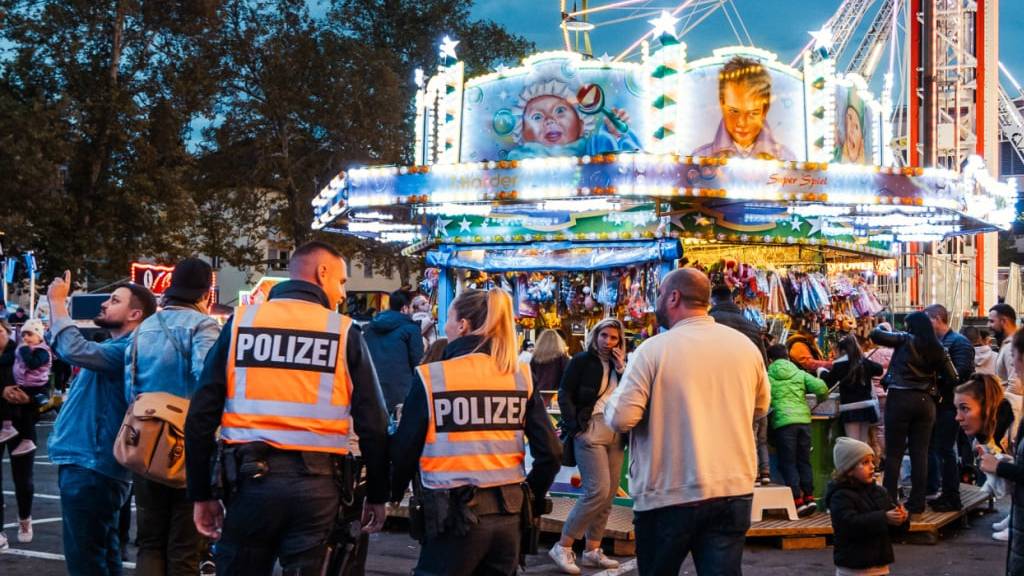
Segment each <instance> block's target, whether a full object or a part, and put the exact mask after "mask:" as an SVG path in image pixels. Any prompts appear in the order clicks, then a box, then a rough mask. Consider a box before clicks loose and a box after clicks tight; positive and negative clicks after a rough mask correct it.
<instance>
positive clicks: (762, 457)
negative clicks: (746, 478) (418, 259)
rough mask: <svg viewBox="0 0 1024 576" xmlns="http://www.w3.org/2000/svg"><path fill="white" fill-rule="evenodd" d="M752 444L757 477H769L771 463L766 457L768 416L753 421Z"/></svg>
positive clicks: (767, 456) (769, 457) (768, 457)
mask: <svg viewBox="0 0 1024 576" xmlns="http://www.w3.org/2000/svg"><path fill="white" fill-rule="evenodd" d="M754 444H755V445H756V446H757V475H758V476H770V475H771V471H772V463H771V456H769V455H768V415H764V416H761V417H760V418H755V419H754Z"/></svg>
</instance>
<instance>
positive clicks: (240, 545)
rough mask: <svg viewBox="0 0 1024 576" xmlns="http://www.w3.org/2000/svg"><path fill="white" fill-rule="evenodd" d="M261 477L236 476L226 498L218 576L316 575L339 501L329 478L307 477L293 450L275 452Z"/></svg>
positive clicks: (218, 545)
mask: <svg viewBox="0 0 1024 576" xmlns="http://www.w3.org/2000/svg"><path fill="white" fill-rule="evenodd" d="M268 461H269V467H270V470H269V472H267V474H266V475H265V476H263V477H260V478H245V477H239V478H238V480H237V489H236V490H235V491H234V492H233V493H232V494H231V495H230V496H229V497H228V498H227V500H226V508H227V511H226V513H225V517H224V529H223V533H222V535H221V539H220V540H219V541H218V542H217V543H216V545H215V548H214V561H215V562H216V564H217V574H218V576H228V575H232V576H234V575H241V574H245V575H246V576H262V575H266V576H271V574H273V571H274V562H275V561H280V563H281V567H282V568H283V570H284V574H285V575H286V576H300V575H301V576H307V575H309V576H314V575H315V576H319V574H320V570H321V568H322V567H323V562H324V555H325V552H326V549H327V537H328V535H329V534H330V531H331V528H332V526H333V525H334V520H335V518H336V517H337V514H338V504H339V500H340V495H339V490H338V485H337V483H336V482H335V479H334V476H333V475H330V474H323V473H316V474H313V473H310V471H309V470H308V469H307V467H306V465H305V464H304V463H303V460H302V455H301V454H300V453H298V452H293V453H280V452H279V453H277V454H276V455H275V456H273V457H271V458H269V459H268Z"/></svg>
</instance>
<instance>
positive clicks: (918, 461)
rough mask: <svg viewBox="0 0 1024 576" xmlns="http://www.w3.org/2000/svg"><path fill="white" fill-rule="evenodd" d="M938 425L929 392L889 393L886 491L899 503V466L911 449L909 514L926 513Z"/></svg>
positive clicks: (886, 437)
mask: <svg viewBox="0 0 1024 576" xmlns="http://www.w3.org/2000/svg"><path fill="white" fill-rule="evenodd" d="M934 424H935V401H934V400H932V397H931V396H930V395H929V394H928V393H927V392H921V391H917V390H902V389H897V388H890V389H889V397H888V399H887V401H886V407H885V490H886V491H887V492H889V498H892V500H893V502H896V501H897V500H898V499H899V490H898V489H899V483H900V465H901V464H902V463H903V452H904V451H905V450H906V449H907V445H908V442H909V445H910V483H911V486H910V497H909V498H907V503H906V506H907V510H908V511H909V512H911V513H912V514H919V513H921V512H924V496H925V490H926V484H927V482H928V444H929V442H930V441H931V435H932V426H933V425H934Z"/></svg>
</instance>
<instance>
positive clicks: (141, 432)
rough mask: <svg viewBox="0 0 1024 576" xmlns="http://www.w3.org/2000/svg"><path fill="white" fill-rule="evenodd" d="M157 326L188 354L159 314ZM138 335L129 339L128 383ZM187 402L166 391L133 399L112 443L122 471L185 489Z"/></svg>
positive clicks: (183, 352)
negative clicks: (129, 364)
mask: <svg viewBox="0 0 1024 576" xmlns="http://www.w3.org/2000/svg"><path fill="white" fill-rule="evenodd" d="M156 317H157V320H159V321H160V327H161V328H163V330H164V334H165V335H166V336H167V338H168V340H170V341H171V343H172V344H174V347H175V348H176V349H177V350H178V353H180V354H181V356H182V357H183V358H185V359H186V360H187V359H188V355H187V354H186V353H185V351H184V350H183V349H182V348H183V347H182V345H181V343H180V342H178V341H177V339H175V338H174V337H173V335H172V334H171V332H170V330H168V329H167V325H166V324H165V323H164V319H163V318H162V317H161V316H160V313H157V314H156ZM137 352H138V334H136V335H135V337H134V338H133V340H132V359H131V371H132V383H133V385H134V382H135V375H136V360H137ZM188 406H189V400H188V399H187V398H182V397H181V396H176V395H174V394H170V393H168V392H145V393H142V394H138V395H137V396H135V399H134V401H133V402H132V403H131V405H130V406H128V411H127V412H126V413H125V415H124V421H123V422H121V429H120V430H119V431H118V433H117V439H116V440H115V441H114V458H115V459H116V460H117V461H118V462H119V463H120V464H121V465H122V466H124V467H125V468H127V469H128V470H131V471H132V472H134V473H136V474H138V475H139V476H142V477H143V478H146V479H148V480H153V481H154V482H159V483H161V484H165V485H167V486H170V487H172V488H184V487H185V416H186V415H187V414H188Z"/></svg>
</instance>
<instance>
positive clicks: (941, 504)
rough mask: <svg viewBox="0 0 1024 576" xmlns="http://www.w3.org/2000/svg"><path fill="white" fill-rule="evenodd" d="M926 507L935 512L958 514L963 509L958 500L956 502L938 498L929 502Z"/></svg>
mask: <svg viewBox="0 0 1024 576" xmlns="http://www.w3.org/2000/svg"><path fill="white" fill-rule="evenodd" d="M928 506H929V507H930V508H931V509H932V510H934V511H936V512H959V511H961V510H963V508H964V505H963V503H961V502H960V499H959V498H957V499H956V500H953V499H952V498H939V499H937V500H932V501H931V502H929V503H928Z"/></svg>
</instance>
